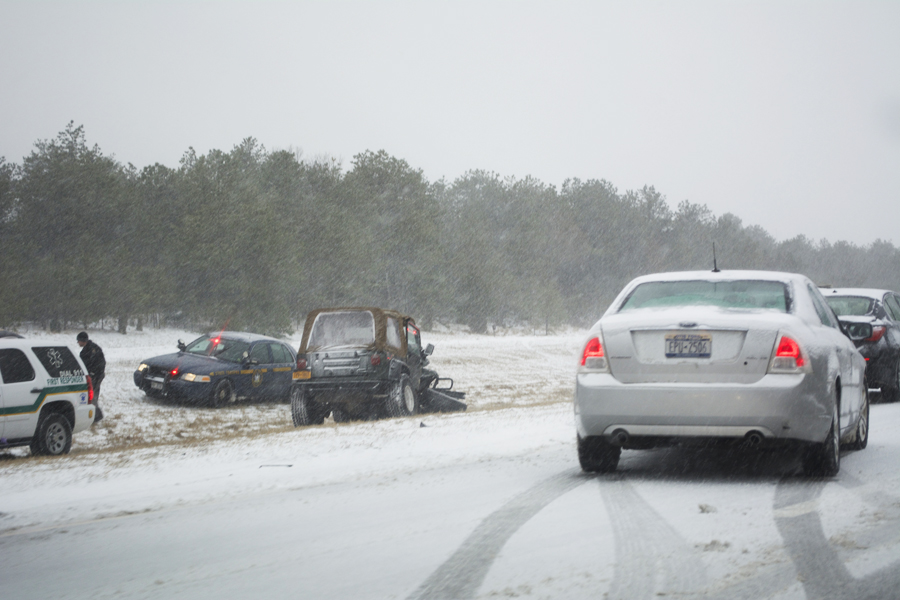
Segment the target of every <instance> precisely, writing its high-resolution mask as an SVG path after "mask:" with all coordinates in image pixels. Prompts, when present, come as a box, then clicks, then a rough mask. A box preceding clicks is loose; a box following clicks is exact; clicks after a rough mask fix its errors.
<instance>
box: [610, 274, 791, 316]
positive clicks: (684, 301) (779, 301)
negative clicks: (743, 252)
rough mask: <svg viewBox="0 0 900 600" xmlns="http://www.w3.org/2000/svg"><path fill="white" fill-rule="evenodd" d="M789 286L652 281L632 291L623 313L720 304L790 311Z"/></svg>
mask: <svg viewBox="0 0 900 600" xmlns="http://www.w3.org/2000/svg"><path fill="white" fill-rule="evenodd" d="M788 297H789V296H788V290H787V286H786V285H785V284H784V283H782V282H780V281H753V280H747V281H649V282H647V283H642V284H640V285H639V286H637V287H636V288H634V290H633V291H632V292H631V294H630V295H629V296H628V298H626V299H625V302H624V303H623V304H622V307H621V308H620V309H619V312H623V311H626V310H631V309H636V308H669V307H675V306H718V307H722V308H743V309H747V308H767V309H772V310H777V311H779V312H784V313H786V312H788V310H789V307H790V302H789V301H788Z"/></svg>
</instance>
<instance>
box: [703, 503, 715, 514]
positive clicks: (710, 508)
mask: <svg viewBox="0 0 900 600" xmlns="http://www.w3.org/2000/svg"><path fill="white" fill-rule="evenodd" d="M700 512H701V513H703V514H706V513H714V512H716V507H715V506H710V505H709V504H701V505H700Z"/></svg>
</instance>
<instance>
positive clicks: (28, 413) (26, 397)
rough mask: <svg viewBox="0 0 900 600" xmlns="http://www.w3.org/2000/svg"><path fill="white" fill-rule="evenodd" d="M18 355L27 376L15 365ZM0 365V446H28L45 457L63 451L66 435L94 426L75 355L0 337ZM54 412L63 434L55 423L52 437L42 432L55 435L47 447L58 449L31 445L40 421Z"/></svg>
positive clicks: (62, 348)
mask: <svg viewBox="0 0 900 600" xmlns="http://www.w3.org/2000/svg"><path fill="white" fill-rule="evenodd" d="M22 356H24V358H25V359H27V361H28V364H29V365H30V367H31V371H30V372H29V371H28V369H27V368H24V363H21V360H22ZM17 360H18V361H19V363H16V362H15V361H17ZM0 361H3V362H2V364H0V448H4V447H12V446H24V445H31V446H32V449H33V450H35V449H36V448H42V449H43V450H42V452H41V453H45V454H62V453H65V452H68V448H69V446H71V435H72V434H73V433H77V432H79V431H83V430H85V429H87V428H88V427H90V426H91V424H92V423H93V422H94V410H95V407H94V404H93V401H92V400H93V395H92V391H91V388H90V383H89V381H88V379H89V378H88V377H87V370H86V369H85V367H84V364H83V363H82V362H81V359H80V358H79V356H78V353H77V352H76V351H75V350H74V349H72V348H70V347H68V346H61V345H59V344H50V343H46V342H41V341H39V340H33V339H16V338H3V339H0ZM56 414H58V415H62V416H63V417H64V419H65V421H66V422H67V423H68V432H67V431H66V427H65V425H62V424H60V425H59V426H58V427H57V428H56V432H55V433H54V432H53V431H49V432H45V433H46V434H47V435H49V436H53V435H56V436H57V438H58V439H57V440H56V441H55V442H52V443H50V446H53V447H54V448H55V449H56V450H59V451H54V450H51V449H50V448H48V447H47V445H46V444H45V445H44V446H41V445H39V444H38V443H37V441H38V440H37V437H38V432H39V429H40V425H41V423H42V420H43V419H47V418H49V415H56ZM65 436H68V440H66V439H65ZM45 441H46V440H45Z"/></svg>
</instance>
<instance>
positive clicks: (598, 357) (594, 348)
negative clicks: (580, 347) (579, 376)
mask: <svg viewBox="0 0 900 600" xmlns="http://www.w3.org/2000/svg"><path fill="white" fill-rule="evenodd" d="M581 366H582V367H583V369H584V370H590V371H608V370H609V364H608V363H607V362H606V353H605V352H604V351H603V342H601V341H600V338H599V337H593V338H591V339H589V340H588V342H587V344H585V345H584V351H583V352H582V353H581Z"/></svg>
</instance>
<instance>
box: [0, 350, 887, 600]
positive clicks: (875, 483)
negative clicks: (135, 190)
mask: <svg viewBox="0 0 900 600" xmlns="http://www.w3.org/2000/svg"><path fill="white" fill-rule="evenodd" d="M575 339H576V340H577V336H575ZM479 340H481V338H478V339H475V340H470V341H468V342H467V341H465V339H464V338H463V339H460V340H457V341H453V340H449V339H446V340H443V341H442V343H443V346H444V347H445V348H447V349H448V355H450V356H451V357H453V356H456V354H454V352H456V350H455V349H456V348H461V349H462V350H460V353H461V354H465V347H466V345H467V344H476V345H480V346H479V347H480V348H481V350H478V348H476V350H478V352H481V351H483V354H484V356H485V360H488V359H489V357H490V356H491V355H492V354H493V353H494V352H495V351H496V352H502V354H503V355H504V356H505V357H506V358H507V359H508V360H509V359H510V357H511V356H519V357H520V358H521V361H520V363H521V364H518V365H517V368H519V369H520V370H521V374H519V375H518V376H525V375H526V374H527V373H537V372H538V371H539V369H540V368H541V366H540V365H541V364H544V367H546V363H547V360H548V355H547V354H546V352H545V351H546V350H547V349H548V348H553V347H558V348H570V347H571V346H572V342H571V339H570V338H568V337H564V336H561V337H560V339H557V340H555V341H554V340H546V341H543V342H542V341H540V340H539V339H536V338H528V339H527V340H522V339H518V338H510V339H509V340H508V341H506V342H503V341H502V340H501V341H497V340H488V341H484V340H481V341H479ZM454 344H456V345H454ZM504 344H505V345H504ZM436 345H437V346H438V351H440V349H441V347H442V346H441V345H438V344H436ZM554 345H556V346H554ZM491 348H493V350H492V351H489V350H491ZM450 350H452V351H450ZM478 352H475V351H473V352H472V354H477V353H478ZM561 352H562V351H561ZM517 353H519V354H517ZM562 354H563V359H562V360H561V363H560V364H564V363H565V362H566V361H567V360H570V357H566V356H565V352H562ZM529 357H531V358H529ZM529 361H532V362H529ZM479 364H480V363H478V362H477V361H476V363H475V364H472V365H471V369H470V371H471V372H472V373H476V374H477V373H479V372H480V371H479V369H480V368H482V367H479ZM510 364H511V368H512V363H510ZM439 368H441V367H439ZM560 368H564V367H560ZM465 373H466V369H464V368H462V366H461V367H459V371H458V372H457V373H456V374H455V375H454V376H455V377H456V378H457V380H458V381H459V382H460V383H462V381H460V380H461V379H464V378H465ZM568 376H569V374H567V373H562V374H560V375H559V376H558V377H556V376H555V375H554V376H553V377H548V378H546V381H549V382H550V383H548V384H547V385H550V386H551V387H552V385H554V383H553V382H559V383H558V384H556V385H557V386H562V385H564V384H563V382H564V381H566V378H567V377H568ZM494 383H496V382H494ZM468 384H469V385H468V386H464V387H467V389H472V388H473V387H474V388H478V389H479V393H480V395H481V402H483V403H484V406H489V408H484V409H480V410H474V411H473V412H471V413H465V414H455V415H444V416H425V417H419V418H414V419H413V418H410V419H395V420H388V421H379V422H373V423H350V424H341V425H339V426H335V425H333V424H328V425H324V426H319V427H310V428H305V429H297V430H294V429H292V428H288V429H284V430H278V429H277V428H276V429H273V430H270V431H268V432H264V433H258V432H257V433H252V434H247V435H244V436H242V435H231V436H226V437H221V436H220V437H218V438H216V439H211V440H210V441H209V442H206V443H202V444H201V443H186V442H185V443H179V444H175V445H159V444H153V443H147V442H146V441H144V442H143V443H139V444H137V445H136V446H135V447H134V448H121V449H120V448H112V449H104V446H103V444H100V443H99V442H97V441H96V440H94V438H93V437H88V438H87V439H86V440H84V441H83V442H82V448H84V447H85V446H86V447H87V448H86V449H83V450H82V451H79V452H75V451H73V454H72V455H71V456H69V457H65V458H62V459H48V458H40V459H34V458H30V457H28V456H27V453H22V452H19V451H16V452H8V453H5V454H0V459H2V460H0V481H2V488H0V489H2V491H0V560H2V564H3V575H2V577H0V597H4V598H13V597H15V598H49V597H72V598H113V597H115V598H240V597H244V598H246V597H267V598H354V599H355V598H373V599H374V598H378V599H383V598H397V599H407V598H408V599H422V600H425V599H437V598H506V597H521V598H587V597H599V598H602V597H604V595H605V596H606V597H607V598H610V599H613V598H622V599H626V598H627V599H631V598H633V599H647V600H649V599H658V598H661V597H669V598H684V597H692V598H699V597H703V598H721V599H731V598H746V599H748V600H749V599H751V598H753V599H755V598H773V599H778V600H782V599H785V600H787V599H793V598H798V599H800V598H853V599H854V600H856V599H860V598H896V597H897V595H898V594H897V592H896V590H898V589H900V485H898V484H900V469H898V467H897V465H898V464H900V404H892V405H884V404H876V405H874V406H873V407H872V413H871V421H872V429H871V439H870V443H869V447H868V448H867V449H866V450H864V451H861V452H845V453H844V454H843V456H842V469H841V472H840V474H839V475H838V476H837V477H836V478H834V479H828V480H816V479H809V478H805V477H801V476H800V475H798V473H799V464H798V463H797V461H796V459H795V458H793V457H784V456H778V455H770V454H754V453H743V454H735V455H732V456H723V455H722V453H721V452H713V451H696V450H695V451H690V452H688V451H685V450H681V449H671V450H657V451H644V452H638V451H634V452H632V451H628V452H625V453H624V454H623V457H622V461H621V463H620V467H619V471H618V472H617V473H616V474H613V475H602V476H588V475H584V474H582V473H581V472H580V471H579V469H578V465H577V460H576V458H575V450H574V440H573V437H574V430H573V424H572V415H571V405H570V403H567V402H565V401H561V400H559V399H558V398H559V396H564V395H565V393H566V390H565V389H561V390H558V391H557V392H553V391H552V390H550V392H548V393H547V394H544V393H543V392H542V395H544V396H547V395H549V396H550V399H549V400H548V401H546V402H543V403H541V402H537V401H534V402H530V401H528V394H527V393H526V394H516V393H515V382H514V380H509V381H501V382H499V384H497V386H498V387H497V390H502V393H501V394H500V395H499V396H494V397H493V398H492V397H491V396H490V393H491V392H490V388H489V387H488V385H489V384H488V383H487V379H478V377H473V379H472V380H471V381H469V382H468ZM122 389H123V390H124V389H125V388H124V387H123V388H122ZM129 394H130V392H127V393H126V392H124V391H123V393H122V394H121V395H120V396H118V397H114V396H111V397H110V406H111V407H116V406H118V407H119V408H120V409H122V413H121V414H128V413H127V411H125V410H124V409H125V403H127V402H134V403H139V404H140V403H143V402H144V401H143V400H142V399H141V398H136V397H133V396H131V395H129ZM502 394H508V397H506V398H507V399H506V400H504V399H503V396H502ZM523 398H524V400H523ZM117 403H118V404H117ZM475 404H476V408H477V405H478V404H479V402H475ZM142 406H143V405H142ZM146 408H148V409H150V410H149V412H148V414H149V416H148V418H155V417H153V415H154V414H157V412H159V411H161V413H163V412H166V411H173V414H174V412H180V413H190V411H189V410H186V409H184V408H183V407H182V408H172V407H165V406H163V407H159V406H154V405H149V406H146ZM235 410H244V409H235ZM246 410H250V408H247V409H246ZM254 410H255V409H254ZM265 410H266V411H269V410H271V412H272V413H273V414H277V413H278V411H281V412H286V410H287V407H285V406H283V405H275V406H272V407H270V408H267V409H265ZM161 413H160V414H161ZM135 414H136V415H139V414H140V413H139V412H136V413H135ZM282 416H284V415H282ZM167 418H170V419H175V418H176V417H174V416H171V415H170V416H169V417H167ZM190 418H195V417H194V416H191V417H190ZM273 419H274V417H273ZM224 422H228V419H227V418H224ZM273 422H274V421H273ZM423 423H424V425H425V427H422V426H421V425H422V424H423ZM128 426H130V425H128V424H127V423H126V422H125V419H124V417H123V421H121V422H120V424H119V427H122V428H124V427H128ZM185 430H186V429H185ZM101 435H103V434H102V433H99V432H98V433H92V434H91V436H97V437H98V438H99V436H101ZM76 440H77V438H76ZM92 445H93V447H94V448H95V449H93V450H92V449H91V447H92Z"/></svg>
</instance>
